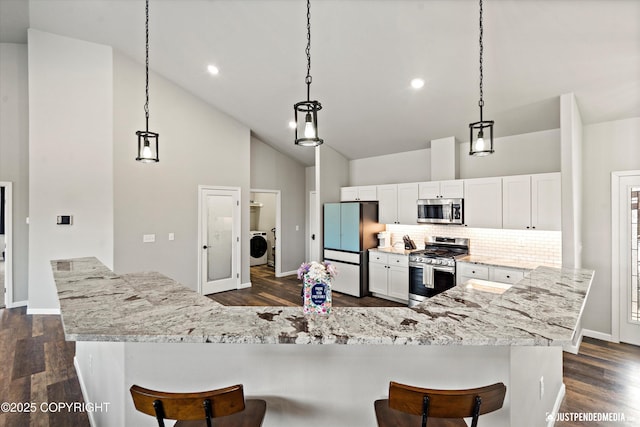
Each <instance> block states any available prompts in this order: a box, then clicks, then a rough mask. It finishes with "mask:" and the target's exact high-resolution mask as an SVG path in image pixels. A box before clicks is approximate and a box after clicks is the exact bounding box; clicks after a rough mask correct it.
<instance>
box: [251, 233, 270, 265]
mask: <svg viewBox="0 0 640 427" xmlns="http://www.w3.org/2000/svg"><path fill="white" fill-rule="evenodd" d="M249 235H250V238H251V240H250V241H249V254H250V256H249V265H251V266H254V265H262V264H266V263H267V249H268V248H269V242H268V241H267V232H266V231H250V232H249Z"/></svg>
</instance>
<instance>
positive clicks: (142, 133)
mask: <svg viewBox="0 0 640 427" xmlns="http://www.w3.org/2000/svg"><path fill="white" fill-rule="evenodd" d="M145 14H146V21H145V29H146V32H145V34H146V43H145V48H146V57H145V59H146V60H145V78H146V85H145V95H146V100H145V103H144V117H145V121H146V128H145V130H139V131H137V132H136V135H138V157H136V160H137V161H139V162H142V163H156V162H159V161H160V158H159V157H158V137H159V136H160V135H159V134H157V133H155V132H151V131H149V0H146V8H145Z"/></svg>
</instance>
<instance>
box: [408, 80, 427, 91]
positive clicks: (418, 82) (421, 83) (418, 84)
mask: <svg viewBox="0 0 640 427" xmlns="http://www.w3.org/2000/svg"><path fill="white" fill-rule="evenodd" d="M422 86H424V80H422V79H413V80H411V87H412V88H414V89H420V88H421V87H422Z"/></svg>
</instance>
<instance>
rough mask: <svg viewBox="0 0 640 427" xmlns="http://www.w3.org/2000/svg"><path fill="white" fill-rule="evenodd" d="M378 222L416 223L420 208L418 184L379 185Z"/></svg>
mask: <svg viewBox="0 0 640 427" xmlns="http://www.w3.org/2000/svg"><path fill="white" fill-rule="evenodd" d="M377 195H378V222H380V223H382V224H415V223H416V221H417V215H418V213H417V212H418V208H417V204H416V200H418V184H417V183H408V184H388V185H378V186H377Z"/></svg>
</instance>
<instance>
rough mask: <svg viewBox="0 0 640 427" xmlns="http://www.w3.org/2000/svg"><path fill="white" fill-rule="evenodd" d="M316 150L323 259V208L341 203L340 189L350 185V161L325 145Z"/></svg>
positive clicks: (317, 240)
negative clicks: (328, 204)
mask: <svg viewBox="0 0 640 427" xmlns="http://www.w3.org/2000/svg"><path fill="white" fill-rule="evenodd" d="M315 150H316V170H315V172H316V191H318V210H319V212H318V216H317V218H318V231H319V234H320V235H319V236H318V239H316V242H317V244H318V248H319V250H318V253H319V254H320V257H321V258H322V248H323V246H324V242H323V235H324V233H323V228H322V224H323V220H322V218H323V216H322V212H323V209H322V207H323V206H324V204H325V203H329V202H339V201H340V187H344V186H347V185H349V161H348V160H347V158H346V157H344V156H343V155H342V154H340V153H338V152H337V151H336V150H334V149H333V148H331V147H330V146H328V145H326V144H324V145H321V146H319V147H316V148H315Z"/></svg>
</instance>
